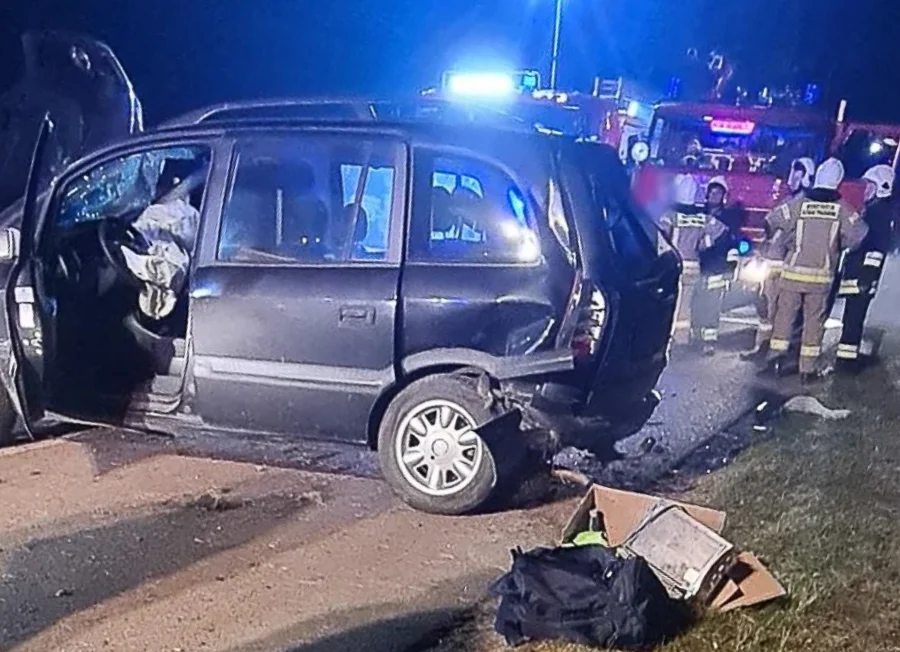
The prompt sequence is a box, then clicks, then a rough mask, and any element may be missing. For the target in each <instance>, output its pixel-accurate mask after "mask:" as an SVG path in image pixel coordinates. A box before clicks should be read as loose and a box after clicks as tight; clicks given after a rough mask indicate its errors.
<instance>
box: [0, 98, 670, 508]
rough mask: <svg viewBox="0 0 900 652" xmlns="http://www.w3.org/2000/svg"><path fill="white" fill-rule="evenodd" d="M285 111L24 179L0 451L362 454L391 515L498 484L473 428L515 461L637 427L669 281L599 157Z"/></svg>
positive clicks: (159, 139) (540, 143)
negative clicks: (22, 447) (189, 435)
mask: <svg viewBox="0 0 900 652" xmlns="http://www.w3.org/2000/svg"><path fill="white" fill-rule="evenodd" d="M264 106H269V105H264ZM310 106H313V109H310ZM304 107H305V108H304V112H303V115H302V117H299V118H296V119H291V118H289V117H287V118H286V117H284V116H283V115H279V116H278V117H273V116H271V115H270V114H267V113H265V112H263V113H262V114H260V113H259V112H257V111H256V109H258V108H259V106H255V105H253V104H252V103H250V104H246V105H235V106H231V107H230V108H228V110H227V111H216V110H209V111H205V112H198V113H196V114H192V115H190V116H186V117H184V118H183V119H180V120H175V121H173V122H171V123H169V124H168V125H166V126H164V127H161V128H159V129H156V130H152V131H149V132H145V133H144V134H142V135H136V136H132V137H129V138H125V139H123V140H121V141H119V142H116V143H114V144H111V145H107V146H105V147H103V148H100V149H98V150H96V151H94V152H93V153H91V154H90V155H88V156H87V157H85V158H83V159H82V160H80V161H78V162H76V163H74V164H73V165H71V166H69V167H68V168H67V169H66V170H65V171H64V172H63V173H62V174H60V175H58V176H57V177H56V178H55V179H54V180H53V182H52V184H51V185H50V189H49V192H47V193H45V196H44V197H43V198H42V199H41V198H40V197H39V193H38V190H37V185H38V184H37V181H36V178H35V176H34V175H33V176H32V178H31V180H30V182H29V184H28V192H27V193H26V196H25V209H24V215H23V219H22V226H21V232H19V230H18V229H16V228H7V229H6V230H4V231H2V232H0V258H3V259H5V260H7V261H11V262H12V263H13V265H12V270H11V272H10V275H9V280H8V285H7V291H6V297H5V298H6V312H7V316H8V319H7V322H6V328H5V329H4V332H2V333H0V356H2V360H0V369H2V372H0V374H2V380H3V383H4V386H5V387H6V389H7V394H4V395H3V396H2V399H3V400H0V416H2V418H0V439H2V440H6V441H9V440H10V438H11V436H12V435H11V433H12V421H13V420H14V417H15V415H16V414H18V415H20V416H21V418H22V419H23V421H24V423H25V424H26V427H27V428H28V429H29V430H33V429H34V428H35V427H36V425H37V424H38V422H39V420H40V419H42V418H43V417H46V416H50V417H52V418H54V419H62V420H64V421H71V422H76V423H82V424H84V423H88V424H113V425H125V426H127V427H130V428H136V429H144V430H152V431H155V432H168V433H174V434H180V433H185V432H198V431H199V432H210V431H216V432H221V433H226V432H231V433H249V434H254V435H272V434H277V435H280V436H285V435H293V436H297V437H307V438H325V439H332V440H340V441H345V442H354V443H358V444H367V445H369V446H370V447H372V448H373V449H377V451H378V455H379V461H380V465H381V468H382V470H383V474H384V476H385V478H386V479H387V481H388V482H389V483H390V484H391V485H392V487H393V488H394V489H395V491H396V492H397V493H398V494H399V495H400V496H401V497H402V498H403V499H404V500H405V501H407V502H408V503H409V504H410V505H413V506H414V507H416V508H419V509H422V510H427V511H431V512H438V513H445V514H460V513H464V512H468V511H471V510H473V509H475V508H477V507H479V506H481V505H483V504H484V503H485V501H487V500H488V499H489V498H490V497H491V496H492V495H493V494H494V493H495V490H496V489H497V487H498V486H499V485H500V484H502V483H501V482H500V479H501V477H502V475H503V471H504V466H503V465H504V464H505V463H506V461H507V458H506V456H505V455H501V454H498V453H497V452H496V449H494V448H493V446H494V442H492V441H491V440H490V438H489V437H487V435H486V432H487V430H486V429H487V427H489V426H491V424H496V423H498V422H505V423H511V424H514V425H512V426H510V427H509V428H507V430H510V431H511V432H504V435H503V440H504V444H508V443H509V441H510V437H512V438H513V439H512V441H513V444H514V445H520V446H523V447H524V446H525V441H526V437H524V436H522V437H521V439H520V442H521V443H520V444H516V439H515V438H516V437H520V432H521V431H522V430H525V429H531V430H540V431H545V432H560V431H562V430H564V429H565V428H566V427H568V424H571V423H573V420H576V421H578V422H579V423H581V424H589V425H590V426H591V428H590V430H589V431H590V432H591V433H592V436H593V437H594V438H596V440H598V441H599V440H603V439H604V438H609V437H614V436H618V435H617V433H621V432H622V431H623V430H627V431H628V432H631V431H633V430H634V429H636V428H639V427H640V426H641V425H642V424H643V423H644V421H645V420H646V419H647V418H649V415H650V413H651V412H652V409H653V408H654V407H655V405H656V400H655V392H654V387H655V384H656V382H657V380H658V378H659V376H660V374H661V372H662V370H663V368H664V367H665V364H666V359H667V357H666V356H667V345H668V339H669V332H670V329H671V326H672V319H673V311H674V305H675V299H676V293H677V283H678V274H679V271H680V263H679V261H678V259H677V256H676V255H675V254H672V253H665V254H660V253H658V251H657V247H656V245H655V241H654V237H653V236H654V233H653V232H652V230H650V227H648V225H647V224H646V223H645V222H644V221H643V220H642V219H641V216H640V215H639V214H638V213H637V212H636V211H635V209H634V208H633V205H632V202H631V195H630V191H629V187H628V180H627V177H626V175H625V172H624V170H623V168H622V166H621V164H620V163H619V161H618V158H617V155H616V152H615V151H613V150H612V149H611V148H608V147H606V146H604V145H599V144H596V143H583V142H576V141H574V140H572V139H568V138H565V137H555V136H551V135H546V134H542V133H538V132H537V131H534V130H531V129H525V128H519V129H513V128H510V127H509V126H503V127H499V126H496V125H491V124H465V125H450V124H443V123H439V122H433V121H423V120H414V119H409V120H406V119H403V118H401V117H384V118H376V117H375V116H376V112H375V111H374V110H373V111H362V112H360V113H359V115H360V116H363V115H365V116H367V117H352V116H353V115H357V114H355V113H353V114H351V117H346V116H344V117H334V116H333V115H332V116H330V117H327V118H322V119H318V118H316V117H315V110H314V105H310V104H309V103H306V104H304ZM287 108H290V107H289V105H287ZM288 113H290V112H288ZM260 115H262V117H259V116H260ZM384 115H386V116H392V115H393V114H390V113H384ZM50 131H51V129H50V124H49V123H48V124H47V125H45V128H44V129H43V130H42V132H41V137H40V138H39V140H38V145H37V150H36V153H35V164H34V165H33V166H32V167H33V169H39V168H40V166H41V163H40V160H41V158H42V156H43V153H44V152H45V151H46V150H47V147H48V145H47V143H48V142H49V141H50V140H51V138H50V135H49V132H50ZM510 415H512V416H510ZM505 417H506V420H504V418H505Z"/></svg>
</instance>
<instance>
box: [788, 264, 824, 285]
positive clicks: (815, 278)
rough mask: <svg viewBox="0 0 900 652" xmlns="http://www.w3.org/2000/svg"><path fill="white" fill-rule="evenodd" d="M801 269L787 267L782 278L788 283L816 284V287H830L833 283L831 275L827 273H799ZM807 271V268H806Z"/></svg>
mask: <svg viewBox="0 0 900 652" xmlns="http://www.w3.org/2000/svg"><path fill="white" fill-rule="evenodd" d="M798 269H799V268H795V267H785V268H784V269H783V270H782V272H781V278H783V279H784V280H786V281H797V282H798V283H814V284H816V285H829V284H830V283H831V281H832V278H831V274H829V273H828V272H827V271H817V272H813V271H809V272H807V271H798ZM804 269H806V268H804Z"/></svg>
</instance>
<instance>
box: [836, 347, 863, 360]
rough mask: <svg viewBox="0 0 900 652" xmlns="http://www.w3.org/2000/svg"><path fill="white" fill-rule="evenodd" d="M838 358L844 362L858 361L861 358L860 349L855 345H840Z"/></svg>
mask: <svg viewBox="0 0 900 652" xmlns="http://www.w3.org/2000/svg"><path fill="white" fill-rule="evenodd" d="M837 357H839V358H841V359H842V360H856V359H857V358H858V357H859V347H858V346H856V345H854V344H838V348H837Z"/></svg>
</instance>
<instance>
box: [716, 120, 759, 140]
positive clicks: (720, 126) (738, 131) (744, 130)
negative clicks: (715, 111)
mask: <svg viewBox="0 0 900 652" xmlns="http://www.w3.org/2000/svg"><path fill="white" fill-rule="evenodd" d="M754 129H756V123H755V122H753V121H752V120H727V119H719V118H716V119H713V120H712V121H711V122H710V123H709V130H710V131H711V132H713V133H714V134H732V135H735V136H749V135H750V134H752V133H753V130H754Z"/></svg>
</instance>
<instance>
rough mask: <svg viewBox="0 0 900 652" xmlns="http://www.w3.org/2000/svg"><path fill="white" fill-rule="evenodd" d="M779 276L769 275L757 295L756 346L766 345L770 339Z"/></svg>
mask: <svg viewBox="0 0 900 652" xmlns="http://www.w3.org/2000/svg"><path fill="white" fill-rule="evenodd" d="M780 280H781V279H780V277H779V276H777V275H773V276H769V277H768V278H767V279H766V280H765V281H763V284H762V288H760V292H759V297H757V300H756V310H757V312H758V313H759V326H758V327H757V329H756V348H757V349H761V348H763V347H765V346H768V344H769V340H771V339H772V329H773V328H774V324H773V321H772V320H773V319H774V318H775V306H776V305H777V302H778V288H779V281H780Z"/></svg>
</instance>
